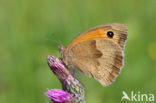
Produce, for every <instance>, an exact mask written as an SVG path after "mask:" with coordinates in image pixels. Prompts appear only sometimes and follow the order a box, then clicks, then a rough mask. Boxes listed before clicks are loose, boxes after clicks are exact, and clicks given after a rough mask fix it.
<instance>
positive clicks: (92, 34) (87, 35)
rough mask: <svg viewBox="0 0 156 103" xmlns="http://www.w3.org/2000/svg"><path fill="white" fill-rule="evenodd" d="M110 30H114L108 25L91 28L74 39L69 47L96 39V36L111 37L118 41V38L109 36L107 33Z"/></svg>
mask: <svg viewBox="0 0 156 103" xmlns="http://www.w3.org/2000/svg"><path fill="white" fill-rule="evenodd" d="M108 31H113V30H112V29H111V27H110V26H108V27H97V28H93V29H90V30H88V31H86V32H84V33H82V34H80V35H79V36H78V37H76V38H75V39H74V40H72V42H71V43H70V44H69V45H68V47H67V49H69V48H70V47H72V46H74V45H75V44H78V43H80V42H83V41H87V40H91V39H96V38H105V39H111V40H113V41H115V42H117V39H116V38H109V37H107V35H106V34H107V32H108Z"/></svg>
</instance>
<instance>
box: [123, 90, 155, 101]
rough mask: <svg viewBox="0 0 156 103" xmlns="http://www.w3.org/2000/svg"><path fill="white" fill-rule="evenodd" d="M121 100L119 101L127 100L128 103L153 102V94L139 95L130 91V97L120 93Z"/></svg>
mask: <svg viewBox="0 0 156 103" xmlns="http://www.w3.org/2000/svg"><path fill="white" fill-rule="evenodd" d="M122 94H123V96H122V98H121V101H123V100H124V99H125V100H128V101H135V102H137V101H139V102H140V101H147V102H152V101H154V94H145V93H141V92H140V91H138V92H136V93H135V92H134V91H131V93H130V95H128V94H127V93H126V92H125V91H122Z"/></svg>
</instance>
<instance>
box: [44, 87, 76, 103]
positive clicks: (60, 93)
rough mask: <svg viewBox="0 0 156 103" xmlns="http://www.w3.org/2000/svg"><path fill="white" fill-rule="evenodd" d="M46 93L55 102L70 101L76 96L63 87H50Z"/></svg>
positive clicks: (64, 102) (67, 102)
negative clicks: (62, 88)
mask: <svg viewBox="0 0 156 103" xmlns="http://www.w3.org/2000/svg"><path fill="white" fill-rule="evenodd" d="M45 95H46V96H47V97H48V98H50V99H51V100H52V101H53V102H54V103H69V102H72V101H73V100H74V96H73V95H72V94H70V93H68V92H65V91H64V90H61V89H51V90H49V89H48V92H46V93H45Z"/></svg>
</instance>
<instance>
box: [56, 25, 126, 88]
mask: <svg viewBox="0 0 156 103" xmlns="http://www.w3.org/2000/svg"><path fill="white" fill-rule="evenodd" d="M127 33H128V32H127V27H126V26H125V25H123V24H117V23H114V24H106V25H101V26H97V27H94V28H91V29H89V30H87V31H85V32H83V33H81V34H80V35H78V36H77V37H76V38H75V39H73V40H72V42H71V43H70V44H69V45H68V46H67V47H62V46H59V47H58V49H59V51H60V52H61V55H62V59H63V62H64V63H65V64H66V65H67V66H69V67H71V68H74V69H78V70H80V71H81V72H83V73H84V74H86V75H88V76H92V77H93V78H95V79H97V80H98V81H99V82H100V83H101V84H102V85H104V86H106V85H109V84H111V83H112V82H113V81H114V80H115V78H116V77H117V76H118V74H119V73H120V70H121V68H122V66H123V64H124V63H123V59H124V54H123V50H124V46H125V42H126V39H127V35H128V34H127Z"/></svg>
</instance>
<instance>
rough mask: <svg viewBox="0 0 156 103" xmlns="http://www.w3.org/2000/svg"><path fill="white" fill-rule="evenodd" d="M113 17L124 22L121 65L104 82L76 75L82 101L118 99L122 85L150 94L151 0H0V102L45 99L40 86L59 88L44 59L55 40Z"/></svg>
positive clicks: (155, 55)
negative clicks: (125, 37)
mask: <svg viewBox="0 0 156 103" xmlns="http://www.w3.org/2000/svg"><path fill="white" fill-rule="evenodd" d="M114 22H115V23H122V24H126V25H127V26H128V40H127V44H126V47H125V66H124V67H123V69H122V71H121V74H120V75H119V76H118V78H117V79H116V81H115V82H114V83H113V84H112V85H110V86H108V87H103V86H102V85H101V84H100V83H98V82H97V81H96V80H94V79H92V78H88V77H87V76H84V75H80V76H79V77H78V78H79V79H80V81H82V83H83V84H84V85H85V89H86V93H85V99H86V102H87V103H120V102H121V97H122V96H123V95H122V91H123V90H124V91H125V92H126V93H128V94H129V95H130V92H131V91H134V92H135V93H137V92H138V91H140V92H141V93H145V94H149V93H150V94H156V31H155V30H156V0H140V1H139V0H129V1H127V0H118V1H117V0H92V1H91V0H0V103H45V102H46V101H49V99H48V98H47V97H46V96H45V95H44V93H45V92H46V91H47V90H46V88H49V89H51V88H61V84H60V82H59V80H58V79H57V77H56V76H55V75H54V74H53V73H52V72H51V70H50V68H49V67H48V65H47V61H46V56H47V55H48V54H52V55H55V56H59V52H58V50H57V45H58V43H56V42H55V41H57V42H59V40H60V41H61V43H62V44H63V45H64V46H67V45H68V44H69V43H70V41H71V40H72V39H73V38H74V37H76V36H77V35H78V34H79V33H81V32H83V31H85V30H87V29H88V28H91V27H94V26H97V25H101V24H107V23H114ZM52 34H55V36H54V35H52ZM47 38H48V39H51V40H47ZM127 102H128V101H127V100H124V101H123V103H127ZM155 102H156V100H155ZM130 103H132V102H130Z"/></svg>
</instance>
